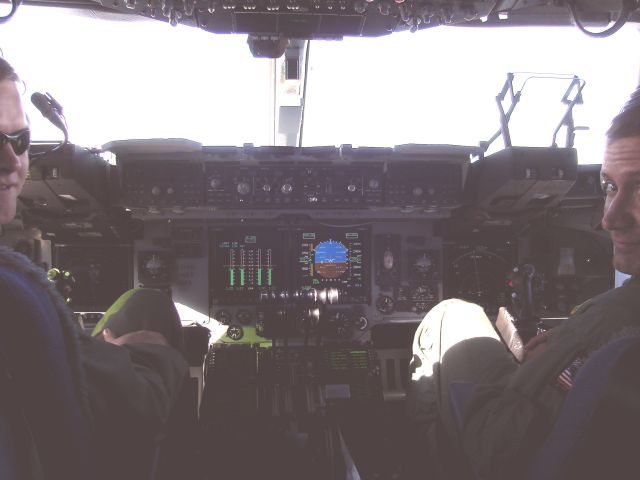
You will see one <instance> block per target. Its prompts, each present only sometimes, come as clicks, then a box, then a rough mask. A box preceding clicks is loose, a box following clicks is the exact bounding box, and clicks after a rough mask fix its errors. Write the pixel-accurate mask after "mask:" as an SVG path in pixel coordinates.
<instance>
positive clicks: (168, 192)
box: [167, 187, 175, 195]
mask: <svg viewBox="0 0 640 480" xmlns="http://www.w3.org/2000/svg"><path fill="white" fill-rule="evenodd" d="M174 193H175V190H174V189H173V187H168V188H167V195H173V194H174Z"/></svg>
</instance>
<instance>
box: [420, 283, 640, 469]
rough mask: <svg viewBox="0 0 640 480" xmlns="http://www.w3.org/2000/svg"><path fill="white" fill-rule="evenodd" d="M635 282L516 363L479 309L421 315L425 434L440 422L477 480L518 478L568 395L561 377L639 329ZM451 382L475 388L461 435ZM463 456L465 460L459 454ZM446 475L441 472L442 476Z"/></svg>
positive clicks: (597, 300)
mask: <svg viewBox="0 0 640 480" xmlns="http://www.w3.org/2000/svg"><path fill="white" fill-rule="evenodd" d="M638 312H640V280H638V279H631V280H629V281H627V282H626V283H625V284H624V285H623V286H621V287H619V288H616V289H613V290H610V291H608V292H606V293H603V294H601V295H599V296H597V297H594V298H593V299H591V300H589V301H587V302H585V303H584V304H582V305H581V306H580V307H578V309H576V313H575V314H574V315H573V316H572V317H570V318H569V319H567V320H566V321H564V322H563V323H562V324H560V325H559V326H558V327H556V328H555V329H554V330H553V334H552V335H551V336H550V338H549V340H548V342H547V345H546V350H545V352H543V354H541V355H539V356H537V357H535V358H533V359H531V360H529V361H526V362H525V363H523V364H521V365H518V364H517V363H516V362H515V360H514V359H513V357H512V356H511V354H510V353H508V351H507V349H506V347H505V346H504V344H502V343H501V342H500V340H499V338H498V336H497V334H496V333H495V332H494V331H493V326H492V324H491V322H490V321H489V320H488V318H487V317H486V315H484V312H482V309H481V308H480V307H478V306H475V305H473V304H469V303H467V302H463V301H460V300H447V301H444V302H442V303H441V304H439V305H438V306H436V307H435V308H434V309H433V310H432V311H431V312H429V314H427V316H426V317H425V318H424V320H423V321H422V323H421V324H420V326H419V327H418V330H417V332H416V336H415V340H414V347H413V350H414V352H413V353H414V359H413V362H412V366H413V376H412V380H413V382H412V387H413V388H412V389H411V391H410V404H412V405H413V410H414V415H415V419H416V421H417V422H419V423H420V424H422V425H423V426H424V428H425V429H427V428H431V426H432V425H433V424H438V423H439V424H440V425H441V429H442V430H443V431H444V434H445V435H444V440H443V435H439V437H438V439H437V440H436V442H438V441H445V442H447V441H448V442H450V443H451V449H452V451H453V457H454V458H459V459H461V458H466V459H467V460H468V462H469V464H470V466H471V469H472V470H473V471H475V472H477V473H478V474H480V476H481V477H482V478H489V479H492V480H493V479H498V478H516V477H514V475H516V476H517V475H518V473H520V472H521V471H522V468H523V467H524V466H526V464H527V462H528V461H529V460H530V459H531V458H532V456H533V455H534V454H535V453H536V451H537V449H538V447H539V446H540V444H541V442H542V441H543V439H544V438H545V437H546V435H548V433H549V431H550V429H551V427H552V426H553V423H554V421H555V418H556V416H557V415H558V413H559V410H560V408H561V406H562V403H563V401H564V397H565V394H566V390H564V389H562V388H560V386H559V385H558V377H559V376H560V374H561V373H562V372H563V371H564V370H565V369H567V367H569V366H570V365H571V364H572V363H573V362H574V361H575V360H576V359H579V358H582V359H584V358H587V357H588V355H589V354H590V353H591V352H592V351H594V350H596V349H597V348H599V347H600V346H602V345H604V344H605V343H607V342H609V341H610V340H612V339H614V338H617V337H619V336H621V335H627V334H638V330H640V316H639V315H638ZM451 382H471V383H473V384H475V385H476V389H475V391H474V393H473V396H472V398H471V400H470V402H469V404H468V405H467V407H466V409H465V412H464V422H463V428H462V430H460V428H459V426H458V425H457V422H456V421H455V417H454V416H453V414H452V411H451V407H450V405H451V403H450V398H449V386H450V385H451ZM461 453H463V454H464V455H459V454H461ZM444 476H445V477H446V475H444Z"/></svg>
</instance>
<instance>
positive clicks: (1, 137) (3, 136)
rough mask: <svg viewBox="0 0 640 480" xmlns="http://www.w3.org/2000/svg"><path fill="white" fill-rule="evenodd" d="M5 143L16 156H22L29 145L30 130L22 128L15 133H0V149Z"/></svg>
mask: <svg viewBox="0 0 640 480" xmlns="http://www.w3.org/2000/svg"><path fill="white" fill-rule="evenodd" d="M7 142H9V143H10V144H11V148H13V151H14V153H15V154H16V155H22V154H23V153H24V152H26V151H27V149H28V148H29V145H30V144H31V130H29V128H23V129H22V130H18V131H17V132H15V133H4V132H0V147H4V145H5V143H7Z"/></svg>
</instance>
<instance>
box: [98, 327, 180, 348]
mask: <svg viewBox="0 0 640 480" xmlns="http://www.w3.org/2000/svg"><path fill="white" fill-rule="evenodd" d="M102 336H103V337H104V340H105V341H106V342H109V343H113V344H114V345H124V344H126V343H153V344H156V345H169V342H167V339H166V338H165V337H164V335H162V334H161V333H158V332H154V331H151V330H137V331H135V332H130V333H125V334H124V335H120V336H119V337H116V336H115V335H114V334H113V332H112V331H111V330H109V329H108V328H105V329H104V330H103V331H102Z"/></svg>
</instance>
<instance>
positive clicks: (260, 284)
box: [258, 268, 262, 287]
mask: <svg viewBox="0 0 640 480" xmlns="http://www.w3.org/2000/svg"><path fill="white" fill-rule="evenodd" d="M258 286H259V287H261V286H262V269H261V268H259V269H258Z"/></svg>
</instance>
